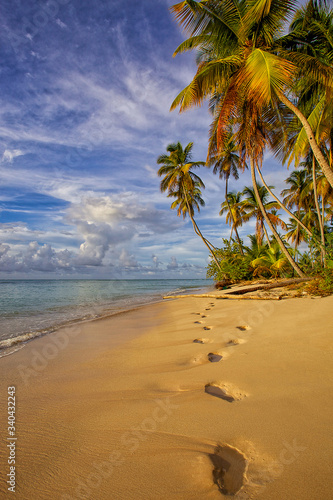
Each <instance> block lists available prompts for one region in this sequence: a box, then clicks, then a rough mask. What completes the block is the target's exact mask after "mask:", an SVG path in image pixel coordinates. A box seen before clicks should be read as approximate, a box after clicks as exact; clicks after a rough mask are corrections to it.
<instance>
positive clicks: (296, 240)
mask: <svg viewBox="0 0 333 500" xmlns="http://www.w3.org/2000/svg"><path fill="white" fill-rule="evenodd" d="M298 234H299V225H298V224H297V229H296V238H295V262H296V263H297V260H298V259H297V247H298Z"/></svg>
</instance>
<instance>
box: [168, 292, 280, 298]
mask: <svg viewBox="0 0 333 500" xmlns="http://www.w3.org/2000/svg"><path fill="white" fill-rule="evenodd" d="M188 297H196V298H199V299H219V300H221V299H222V300H223V299H234V300H281V296H278V297H259V296H257V295H247V296H246V297H238V296H235V295H230V293H228V294H226V293H225V294H223V295H212V294H209V293H204V294H200V295H194V294H191V295H166V296H165V297H163V299H187V298H188Z"/></svg>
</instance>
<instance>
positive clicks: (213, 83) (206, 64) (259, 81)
mask: <svg viewBox="0 0 333 500" xmlns="http://www.w3.org/2000/svg"><path fill="white" fill-rule="evenodd" d="M291 7H292V2H291V1H283V0H279V2H277V1H276V2H274V1H272V2H270V4H269V6H268V3H267V2H260V3H259V5H258V2H251V3H250V2H249V3H247V2H243V1H236V0H224V1H220V2H216V1H214V0H207V1H202V2H196V1H194V0H185V1H184V2H181V3H180V4H177V5H175V6H174V7H173V8H172V10H173V11H174V13H175V14H176V18H177V19H178V21H179V22H180V24H183V25H184V26H185V28H186V29H187V30H188V31H189V32H190V38H189V39H188V40H186V41H185V42H183V43H182V44H181V45H180V46H179V47H178V49H177V50H176V53H179V52H182V51H184V50H190V49H193V48H196V47H199V48H200V52H199V56H198V71H197V73H196V75H195V77H194V78H193V80H192V82H191V83H190V84H189V85H188V86H187V87H186V88H185V89H184V90H183V91H182V92H181V93H180V94H179V95H178V96H177V97H176V99H175V100H174V102H173V104H172V106H171V109H173V108H175V107H177V106H180V111H184V110H186V109H187V108H189V107H191V106H194V105H200V104H201V103H202V101H203V100H204V99H205V98H206V97H210V98H211V102H210V108H211V111H212V112H213V115H214V120H213V123H212V125H211V129H210V144H209V151H208V162H210V161H211V160H212V159H213V158H216V156H217V155H218V154H219V153H220V152H221V151H223V148H224V147H225V144H226V141H227V137H228V132H229V131H230V127H231V126H235V127H236V130H237V135H238V139H237V141H236V142H237V145H238V146H239V147H240V148H241V149H243V150H242V160H243V161H245V159H246V158H248V159H249V160H250V164H251V178H252V183H253V187H254V191H255V194H256V196H257V200H258V204H259V206H260V209H261V210H262V212H263V216H264V218H265V220H266V222H267V224H268V226H269V227H270V229H271V231H272V232H273V234H274V236H275V238H276V239H277V241H278V243H279V245H280V247H281V250H282V251H283V252H284V254H285V256H286V257H287V259H288V260H289V261H290V263H291V265H292V266H293V267H294V269H295V270H296V271H297V273H298V274H299V275H300V276H304V275H303V273H302V271H301V269H300V268H299V267H298V266H297V264H296V263H295V262H294V261H293V259H292V257H291V255H290V254H289V252H288V250H287V248H286V247H285V245H284V243H283V241H282V240H281V238H280V236H279V235H278V233H277V232H276V231H275V228H274V226H273V225H271V222H270V220H269V218H268V217H267V215H266V214H265V209H264V206H263V205H262V203H261V200H260V197H259V194H258V192H257V189H256V178H255V169H256V168H257V166H258V165H259V164H260V163H261V162H262V157H263V151H264V148H265V147H266V145H267V144H268V143H269V141H268V139H267V134H266V132H265V131H264V130H263V129H262V125H263V123H264V120H263V119H262V118H263V116H264V115H265V113H266V114H267V110H269V109H272V110H273V111H276V110H278V108H279V106H280V104H279V99H280V100H281V95H282V94H283V92H285V91H286V89H290V88H291V86H292V81H293V74H294V73H295V71H296V69H297V67H296V66H295V64H293V63H292V62H290V61H288V60H287V59H286V58H283V57H280V56H279V55H278V54H277V53H276V47H277V46H278V44H277V34H279V33H280V31H281V30H282V28H283V25H284V22H285V21H286V19H287V16H288V14H290V9H291ZM273 45H274V50H273V49H272V46H273ZM286 100H287V103H289V104H290V106H289V108H290V107H291V108H292V109H293V104H292V103H291V102H290V101H289V100H288V99H287V98H286V97H285V96H284V102H285V101H286ZM304 119H305V118H304ZM242 136H243V138H244V137H245V139H246V140H245V142H244V141H242V140H241V138H242ZM311 140H312V139H311ZM245 143H246V146H244V144H245Z"/></svg>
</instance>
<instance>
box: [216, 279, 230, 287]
mask: <svg viewBox="0 0 333 500" xmlns="http://www.w3.org/2000/svg"><path fill="white" fill-rule="evenodd" d="M230 285H232V281H231V280H227V279H225V280H221V281H217V282H216V283H215V288H217V289H218V290H223V288H229V287H230Z"/></svg>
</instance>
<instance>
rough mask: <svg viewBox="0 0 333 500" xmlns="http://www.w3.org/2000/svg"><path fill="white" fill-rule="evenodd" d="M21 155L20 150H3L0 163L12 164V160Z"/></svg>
mask: <svg viewBox="0 0 333 500" xmlns="http://www.w3.org/2000/svg"><path fill="white" fill-rule="evenodd" d="M22 155H24V153H23V151H21V150H20V149H13V150H10V149H5V151H4V153H3V155H2V158H1V163H13V160H14V158H16V157H17V156H22Z"/></svg>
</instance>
